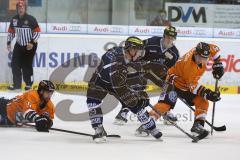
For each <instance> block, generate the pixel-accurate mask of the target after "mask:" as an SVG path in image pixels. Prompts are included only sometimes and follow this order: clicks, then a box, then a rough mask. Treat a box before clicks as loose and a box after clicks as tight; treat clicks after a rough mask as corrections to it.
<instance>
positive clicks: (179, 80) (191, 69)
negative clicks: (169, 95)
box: [168, 44, 220, 94]
mask: <svg viewBox="0 0 240 160" xmlns="http://www.w3.org/2000/svg"><path fill="white" fill-rule="evenodd" d="M194 53H195V48H193V49H191V50H190V51H189V52H187V53H186V54H185V55H184V56H183V57H182V58H180V59H179V60H178V61H177V63H176V64H175V65H174V66H173V67H171V68H170V69H169V70H168V77H174V81H173V83H174V85H175V86H176V87H177V88H179V89H181V90H183V91H190V92H192V93H194V94H197V90H198V88H199V87H200V86H201V84H199V83H198V80H199V79H200V78H201V76H202V75H203V74H204V72H205V71H206V66H202V67H199V66H198V65H197V64H196V63H195V62H194V60H193V55H194ZM209 58H210V59H213V60H216V59H219V58H220V55H219V48H218V47H217V46H216V45H213V44H210V57H209Z"/></svg>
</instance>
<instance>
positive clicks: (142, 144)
mask: <svg viewBox="0 0 240 160" xmlns="http://www.w3.org/2000/svg"><path fill="white" fill-rule="evenodd" d="M15 95H16V93H7V92H0V97H2V96H4V97H7V98H12V97H14V96H15ZM66 98H69V99H72V100H74V103H73V105H72V107H71V112H73V113H78V112H81V111H87V106H86V104H85V100H86V99H85V97H82V96H76V95H61V94H59V93H55V94H54V95H53V98H52V99H53V102H54V103H55V104H57V103H58V102H60V101H61V100H62V99H66ZM239 98H240V96H239V95H222V100H221V101H220V102H217V104H216V114H215V126H221V125H224V124H225V125H226V126H227V131H226V132H214V135H213V136H211V135H210V136H209V137H208V138H207V139H204V140H202V141H200V142H198V143H192V142H191V140H190V139H189V138H188V137H186V136H185V135H184V134H183V133H182V132H180V131H179V130H178V129H176V128H175V127H173V126H166V125H163V123H162V122H159V121H158V122H157V126H158V128H159V129H161V131H162V132H163V137H162V140H163V141H157V140H155V139H154V138H153V137H136V136H135V135H134V132H135V129H136V128H137V127H138V126H139V123H138V122H137V121H136V119H135V118H131V120H130V121H129V122H128V123H127V124H126V125H124V126H116V125H113V119H114V117H115V115H116V114H117V112H118V111H119V109H120V105H118V107H117V108H116V109H115V110H113V111H112V112H110V113H108V114H107V115H105V116H104V127H105V129H106V131H107V133H108V134H119V135H121V137H122V138H121V139H117V138H111V139H108V143H105V144H96V143H95V142H94V141H92V139H91V137H85V136H81V135H73V134H68V133H61V132H57V131H50V133H39V132H37V131H35V130H34V129H32V128H0V153H1V154H0V160H50V159H52V160H76V159H79V160H80V159H90V160H108V159H112V160H129V159H134V160H152V159H159V160H160V159H161V160H182V159H184V160H188V159H189V160H190V159H191V160H226V159H228V160H239V158H240V105H239V104H238V103H239V102H240V100H239ZM156 101H157V97H154V98H151V102H152V103H153V104H154V103H155V102H156ZM211 112H212V103H211V104H210V107H209V116H208V120H209V121H211ZM173 113H174V114H177V115H179V116H181V117H180V118H179V122H178V124H179V125H180V126H181V127H183V128H184V129H185V130H186V131H188V132H189V130H190V128H191V125H192V123H193V117H192V116H193V115H192V113H190V111H189V109H188V108H187V107H186V106H185V105H184V104H183V103H182V102H180V101H178V103H177V105H176V107H175V110H174V111H173ZM186 119H187V120H186ZM53 127H55V128H62V129H68V130H74V131H79V132H86V133H93V130H92V128H91V127H90V122H89V121H85V122H66V121H62V120H60V119H59V118H58V117H56V118H55V121H54V126H53ZM206 128H208V129H209V130H210V128H209V127H208V126H206Z"/></svg>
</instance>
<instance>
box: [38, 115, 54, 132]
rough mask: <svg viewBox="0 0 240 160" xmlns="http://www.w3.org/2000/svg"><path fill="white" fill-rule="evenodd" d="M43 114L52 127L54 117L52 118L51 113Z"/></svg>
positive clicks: (49, 126)
mask: <svg viewBox="0 0 240 160" xmlns="http://www.w3.org/2000/svg"><path fill="white" fill-rule="evenodd" d="M41 116H43V117H45V118H47V120H48V128H51V127H52V125H53V121H52V119H51V118H50V116H49V113H47V112H44V113H43V114H42V115H41Z"/></svg>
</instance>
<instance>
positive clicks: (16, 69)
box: [11, 43, 37, 89]
mask: <svg viewBox="0 0 240 160" xmlns="http://www.w3.org/2000/svg"><path fill="white" fill-rule="evenodd" d="M36 50H37V43H35V44H34V45H33V48H32V49H31V50H27V48H26V46H20V45H19V44H18V43H16V44H15V46H14V49H13V56H12V62H11V67H12V74H13V85H14V87H15V88H19V89H20V88H21V84H22V76H23V80H24V82H25V83H26V86H29V87H31V86H32V84H33V66H32V64H33V58H34V55H35V53H36Z"/></svg>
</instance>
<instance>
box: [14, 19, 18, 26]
mask: <svg viewBox="0 0 240 160" xmlns="http://www.w3.org/2000/svg"><path fill="white" fill-rule="evenodd" d="M17 22H18V20H17V19H13V26H14V27H16V26H17Z"/></svg>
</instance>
